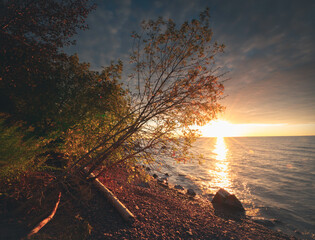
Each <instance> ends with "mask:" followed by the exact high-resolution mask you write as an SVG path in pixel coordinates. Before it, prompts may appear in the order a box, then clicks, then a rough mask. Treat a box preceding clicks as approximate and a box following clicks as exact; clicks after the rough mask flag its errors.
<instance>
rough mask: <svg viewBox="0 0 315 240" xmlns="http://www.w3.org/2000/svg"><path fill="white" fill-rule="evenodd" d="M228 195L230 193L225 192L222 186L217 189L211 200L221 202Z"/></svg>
mask: <svg viewBox="0 0 315 240" xmlns="http://www.w3.org/2000/svg"><path fill="white" fill-rule="evenodd" d="M229 195H230V193H229V192H227V191H226V190H224V189H223V188H220V189H219V191H218V192H217V193H216V194H215V196H214V198H213V199H212V201H211V202H212V203H217V204H223V203H224V202H225V200H226V198H227V197H228V196H229Z"/></svg>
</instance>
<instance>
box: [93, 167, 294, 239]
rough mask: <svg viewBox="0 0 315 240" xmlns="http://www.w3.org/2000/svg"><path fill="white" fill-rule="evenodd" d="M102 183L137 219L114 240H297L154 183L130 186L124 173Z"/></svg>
mask: <svg viewBox="0 0 315 240" xmlns="http://www.w3.org/2000/svg"><path fill="white" fill-rule="evenodd" d="M118 176H119V177H118ZM99 179H100V181H101V182H102V183H103V184H104V185H105V186H106V187H108V188H109V189H110V190H111V191H112V192H113V193H114V194H115V195H116V196H117V197H118V199H119V200H120V201H121V202H122V203H123V204H125V206H126V207H127V208H128V209H129V210H130V211H131V212H132V213H133V214H134V215H135V217H136V220H135V222H134V223H133V224H132V225H131V227H130V228H128V229H127V230H124V231H116V232H110V233H108V234H110V236H111V239H138V238H142V239H296V238H294V237H290V236H288V235H286V234H284V233H282V232H277V231H274V230H271V229H269V228H267V227H265V226H263V225H261V224H258V223H255V222H253V221H252V220H250V219H249V218H247V217H246V216H244V215H242V216H240V215H238V214H230V213H227V212H226V211H220V210H218V209H214V208H213V206H212V204H211V202H210V201H209V200H206V199H204V198H202V197H198V196H197V197H194V198H193V197H191V196H188V195H187V194H184V193H183V192H181V191H178V190H176V189H174V188H169V187H166V186H165V185H161V184H159V183H157V181H156V180H154V179H152V180H150V181H149V182H148V184H143V182H142V181H140V180H139V179H136V180H134V182H132V183H127V174H122V173H121V171H119V174H117V173H115V171H114V172H111V173H110V174H107V175H106V177H104V176H101V177H100V178H99Z"/></svg>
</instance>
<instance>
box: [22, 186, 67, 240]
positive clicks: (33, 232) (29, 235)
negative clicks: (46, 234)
mask: <svg viewBox="0 0 315 240" xmlns="http://www.w3.org/2000/svg"><path fill="white" fill-rule="evenodd" d="M60 198H61V192H59V196H58V201H57V203H56V205H55V207H54V209H53V211H52V212H51V214H50V215H49V216H48V217H47V218H45V219H44V220H43V221H41V222H40V223H39V224H37V225H36V227H35V228H34V229H33V230H32V231H31V232H30V233H29V234H28V235H27V236H26V238H27V239H29V238H30V237H31V236H33V235H34V234H36V233H38V231H39V230H41V229H42V228H43V227H44V226H45V225H46V224H47V223H48V222H50V220H51V219H52V218H53V217H54V216H55V214H56V211H57V208H58V206H59V203H60Z"/></svg>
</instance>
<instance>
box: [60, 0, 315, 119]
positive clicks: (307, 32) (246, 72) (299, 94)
mask: <svg viewBox="0 0 315 240" xmlns="http://www.w3.org/2000/svg"><path fill="white" fill-rule="evenodd" d="M207 6H208V7H210V14H211V16H212V18H211V26H212V28H213V32H214V40H217V41H218V42H219V43H224V44H225V45H226V46H227V47H226V51H225V52H226V53H225V54H224V55H223V56H220V58H219V59H217V63H218V66H223V67H224V68H223V69H224V70H225V71H229V73H228V75H227V77H229V78H231V80H230V81H227V82H226V83H225V86H226V94H227V95H228V97H227V98H226V99H225V100H224V101H223V104H225V105H226V106H227V113H226V114H227V116H228V118H230V119H231V120H233V121H234V122H238V123H250V122H251V123H254V122H266V123H286V122H287V123H302V122H309V123H312V122H313V123H314V122H315V110H314V107H313V106H312V105H313V103H314V102H315V97H314V96H315V84H314V82H315V81H314V76H315V69H314V65H315V57H314V56H315V32H314V29H315V28H314V25H315V14H314V10H313V9H314V7H315V1H308V0H301V1H294V0H278V1H273V0H265V1H251V0H241V1H226V0H208V1H205V0H196V1H191V0H174V1H169V0H156V1H135V0H133V1H131V0H119V1H109V0H105V1H100V2H99V7H98V8H97V10H96V11H95V12H94V13H92V14H91V15H90V16H89V18H88V23H89V25H90V30H88V31H85V32H80V33H79V35H78V37H77V38H78V44H77V45H76V46H74V47H71V48H69V49H67V50H66V51H67V52H69V53H74V52H78V53H79V57H80V59H81V60H83V61H87V62H90V63H91V65H92V68H93V69H96V70H99V69H101V67H102V66H106V65H108V64H109V63H110V61H111V60H117V59H122V60H124V62H125V63H128V56H129V50H130V48H131V46H132V41H131V38H130V34H131V32H132V31H133V30H136V31H139V23H140V22H141V20H143V19H155V18H157V17H158V16H164V17H166V18H168V17H170V18H172V19H174V20H175V21H176V22H179V23H180V22H183V21H184V20H190V19H192V18H196V17H198V14H199V13H200V11H202V10H204V9H205V7H207ZM127 69H128V68H127ZM125 75H127V73H126V74H125Z"/></svg>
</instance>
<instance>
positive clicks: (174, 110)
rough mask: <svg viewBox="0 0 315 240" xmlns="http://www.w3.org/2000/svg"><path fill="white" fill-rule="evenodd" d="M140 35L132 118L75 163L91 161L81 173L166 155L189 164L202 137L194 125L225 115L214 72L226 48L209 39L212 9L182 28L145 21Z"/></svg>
mask: <svg viewBox="0 0 315 240" xmlns="http://www.w3.org/2000/svg"><path fill="white" fill-rule="evenodd" d="M142 30H143V31H142V33H141V34H137V33H134V34H133V35H132V37H133V38H134V50H133V53H132V55H131V64H132V65H133V66H134V73H133V74H132V75H131V76H130V78H131V81H132V82H131V83H134V84H135V85H136V87H135V88H133V89H130V90H129V93H130V94H129V108H130V110H129V111H128V114H126V115H125V116H123V117H122V118H121V119H120V120H119V121H118V122H117V123H116V124H115V125H113V126H112V127H110V128H109V129H108V130H106V133H104V134H103V136H102V137H101V138H100V140H99V144H98V145H96V146H95V147H94V148H92V149H91V150H90V151H89V152H88V153H86V154H84V155H83V156H82V157H81V158H80V159H79V160H78V161H77V162H75V163H74V164H80V163H82V162H84V161H86V159H87V158H89V159H90V161H88V162H85V164H83V165H81V168H83V167H85V166H88V165H89V166H90V167H91V168H90V172H92V171H93V170H95V169H97V168H99V167H100V166H101V165H102V164H103V163H104V162H106V161H109V159H111V160H110V161H111V162H115V164H118V163H120V162H127V161H130V160H131V161H139V160H144V161H150V160H151V159H152V160H153V159H156V156H161V155H162V154H164V155H165V156H169V157H172V158H175V159H176V160H178V161H182V160H185V157H187V155H189V151H188V149H189V147H190V146H191V143H192V141H193V140H194V139H195V138H196V137H197V136H198V135H197V133H196V131H193V130H191V129H190V126H191V125H193V124H198V125H202V124H205V123H206V122H208V121H210V120H212V119H213V118H215V117H216V115H217V113H218V112H220V111H221V110H222V107H221V106H220V104H219V103H218V100H219V99H220V95H221V94H222V92H223V85H222V84H221V82H220V81H219V78H220V77H221V76H222V75H220V74H219V73H218V69H217V68H215V56H216V55H217V53H220V52H222V51H223V48H224V45H218V44H217V43H216V42H215V43H213V42H212V40H211V37H212V31H211V29H210V28H209V14H208V10H206V11H205V12H203V13H201V14H200V18H199V20H196V19H194V20H192V21H191V22H185V23H183V24H182V25H181V26H179V27H176V25H175V23H174V22H173V21H172V20H168V21H165V20H163V19H162V18H159V19H158V20H156V21H152V20H150V21H147V22H143V24H142Z"/></svg>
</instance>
